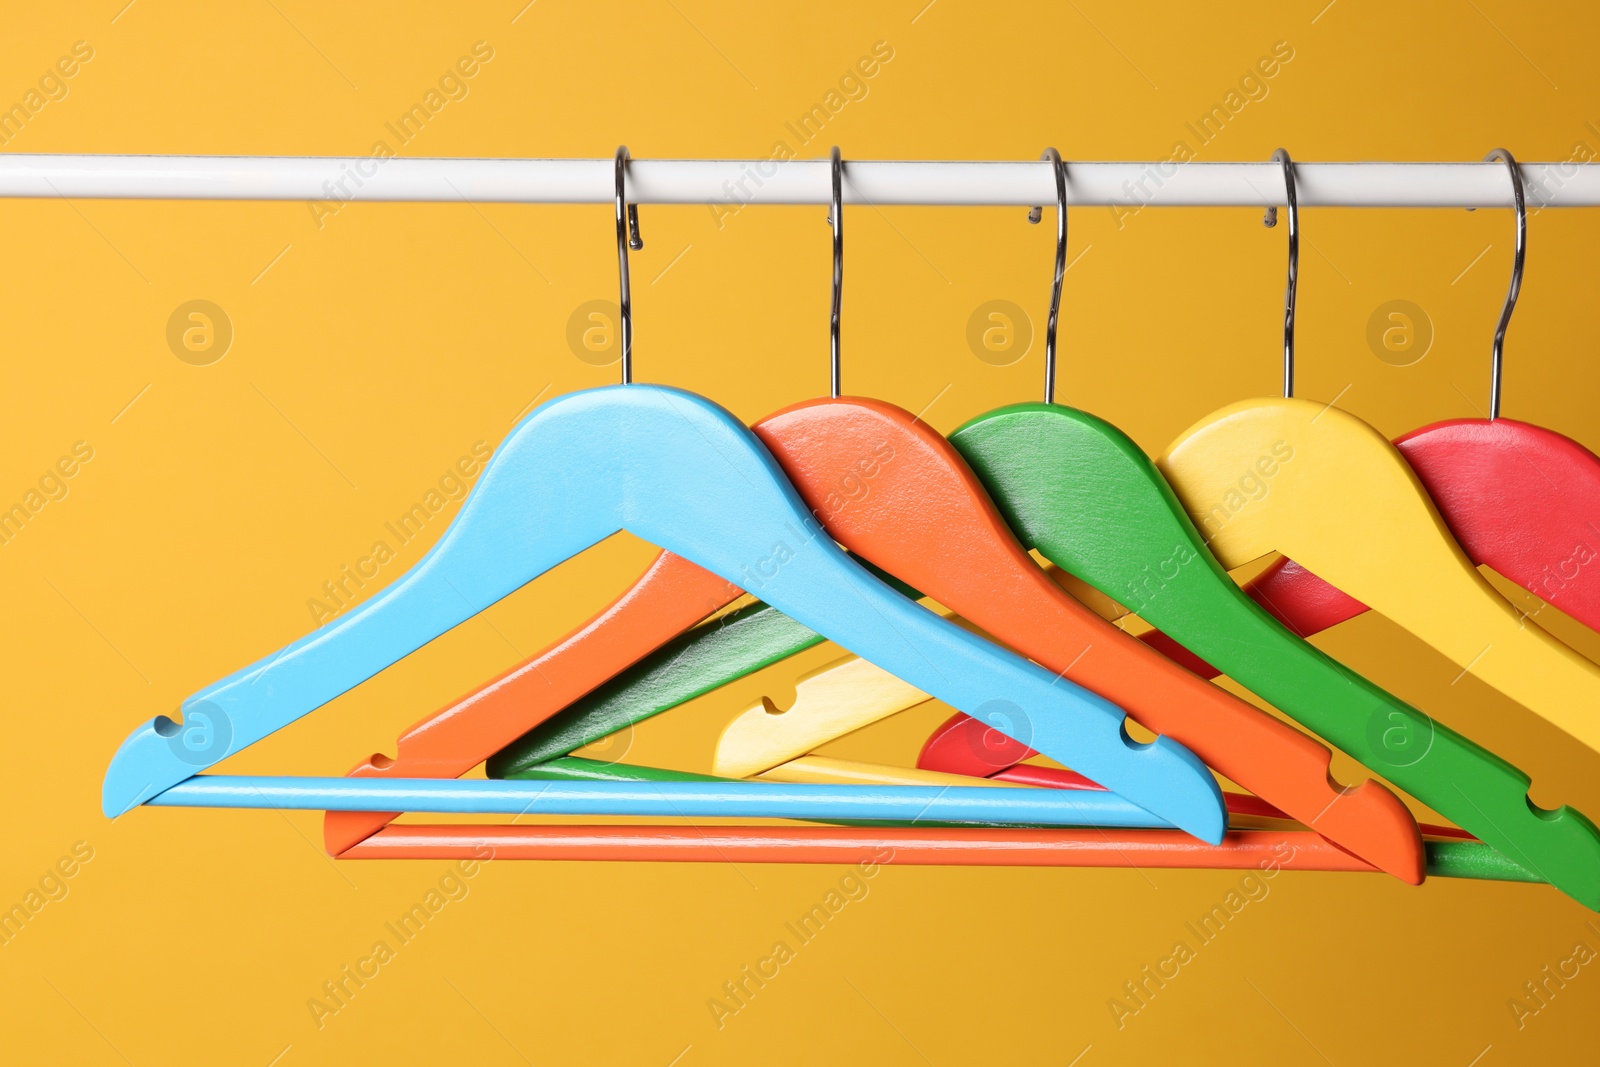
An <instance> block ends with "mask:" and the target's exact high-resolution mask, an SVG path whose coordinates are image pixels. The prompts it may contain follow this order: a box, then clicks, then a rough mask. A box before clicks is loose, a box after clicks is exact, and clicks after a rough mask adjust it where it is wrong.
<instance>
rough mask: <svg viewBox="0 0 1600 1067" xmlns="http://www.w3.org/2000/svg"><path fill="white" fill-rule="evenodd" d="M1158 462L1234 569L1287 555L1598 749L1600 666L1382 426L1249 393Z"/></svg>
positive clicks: (1224, 561) (1306, 403) (1327, 409)
mask: <svg viewBox="0 0 1600 1067" xmlns="http://www.w3.org/2000/svg"><path fill="white" fill-rule="evenodd" d="M1157 465H1158V466H1159V467H1160V468H1161V472H1162V473H1163V474H1165V475H1166V477H1167V480H1168V481H1169V482H1170V483H1172V488H1173V489H1174V491H1176V492H1177V494H1178V498H1179V499H1180V500H1182V501H1183V504H1184V507H1185V508H1186V509H1187V510H1188V511H1189V514H1190V516H1191V517H1192V518H1193V519H1194V522H1195V525H1196V526H1198V527H1200V529H1201V530H1202V531H1203V532H1204V533H1205V534H1206V535H1207V536H1208V537H1209V538H1210V540H1209V542H1208V544H1209V545H1210V547H1211V551H1212V552H1213V553H1214V554H1215V555H1216V557H1217V559H1219V560H1220V561H1221V562H1222V565H1223V566H1224V567H1228V568H1230V569H1231V568H1233V567H1237V566H1242V565H1243V564H1245V563H1248V562H1250V561H1251V560H1254V559H1259V558H1260V557H1262V556H1265V555H1267V554H1268V553H1271V552H1281V553H1283V554H1284V555H1285V556H1288V557H1289V558H1290V559H1292V560H1294V561H1295V562H1296V563H1298V564H1300V565H1301V566H1302V567H1305V568H1306V569H1307V570H1309V571H1311V572H1312V573H1313V574H1315V575H1317V576H1318V577H1320V578H1322V579H1323V580H1324V581H1326V582H1328V584H1330V585H1332V586H1334V587H1335V588H1337V589H1340V590H1342V591H1344V592H1345V593H1348V594H1349V595H1350V596H1353V597H1355V598H1356V599H1357V600H1360V601H1361V602H1362V603H1364V604H1366V605H1368V606H1369V607H1371V608H1372V609H1373V610H1374V611H1376V612H1378V613H1379V614H1381V615H1384V616H1385V617H1387V618H1389V619H1390V620H1392V621H1393V622H1395V623H1397V624H1399V625H1400V626H1402V627H1404V628H1405V629H1407V630H1409V631H1411V632H1412V633H1413V634H1415V635H1417V636H1418V637H1420V638H1421V639H1422V640H1424V641H1426V642H1427V643H1428V644H1430V645H1432V646H1433V647H1434V648H1436V649H1438V650H1439V651H1440V652H1442V653H1444V654H1445V655H1446V656H1448V657H1449V658H1450V659H1451V660H1453V661H1454V662H1455V663H1456V664H1457V665H1458V666H1460V667H1461V668H1462V669H1463V670H1464V671H1467V672H1470V673H1471V674H1473V675H1474V676H1476V677H1478V678H1481V679H1482V680H1483V681H1485V682H1487V683H1489V684H1490V685H1492V686H1494V688H1496V689H1498V690H1500V692H1502V693H1504V694H1505V695H1506V696H1508V697H1510V698H1511V699H1513V700H1515V701H1517V702H1518V703H1519V704H1522V705H1523V706H1524V707H1526V708H1528V709H1529V710H1530V711H1533V712H1534V713H1535V714H1537V715H1539V716H1541V717H1542V718H1544V719H1546V720H1548V721H1549V722H1551V723H1553V724H1554V725H1556V726H1558V727H1560V728H1561V729H1562V730H1565V731H1566V732H1567V733H1569V734H1571V735H1572V736H1573V737H1575V738H1577V739H1578V740H1580V741H1582V742H1583V743H1584V744H1586V745H1588V746H1589V747H1590V748H1592V749H1595V750H1596V751H1600V667H1596V665H1595V664H1593V663H1591V662H1589V661H1588V660H1587V659H1584V658H1583V657H1582V656H1580V655H1578V653H1577V652H1574V651H1573V650H1572V649H1570V648H1568V647H1567V646H1566V645H1564V644H1562V643H1561V642H1560V641H1558V640H1556V639H1555V638H1554V637H1552V636H1550V635H1549V634H1548V633H1546V632H1545V631H1544V630H1542V629H1540V628H1539V626H1538V625H1537V624H1535V623H1534V622H1533V621H1532V620H1530V619H1528V618H1526V617H1525V616H1523V615H1522V613H1520V612H1519V611H1517V609H1516V608H1515V607H1513V606H1512V605H1511V603H1510V602H1509V601H1507V600H1506V599H1505V598H1504V597H1502V596H1501V595H1500V594H1499V593H1497V592H1496V591H1495V589H1494V587H1493V586H1491V585H1490V584H1489V583H1488V581H1486V580H1485V579H1484V577H1483V575H1481V574H1479V573H1478V570H1477V568H1475V567H1474V566H1473V565H1472V561H1471V560H1469V559H1468V558H1467V556H1466V553H1465V552H1463V551H1462V550H1461V547H1460V546H1459V545H1458V544H1456V542H1455V540H1454V539H1453V538H1452V537H1451V536H1450V531H1449V529H1448V527H1446V526H1445V524H1444V520H1443V519H1441V518H1440V517H1439V512H1438V510H1437V509H1435V508H1434V506H1433V501H1432V500H1430V499H1429V498H1428V495H1427V492H1426V491H1425V490H1424V489H1423V488H1422V483H1421V482H1420V481H1419V480H1418V479H1417V476H1416V475H1415V474H1414V473H1412V470H1411V468H1410V467H1409V466H1407V465H1406V462H1405V460H1404V459H1403V458H1402V457H1401V455H1400V452H1399V451H1398V450H1397V449H1396V448H1395V447H1394V446H1393V445H1392V444H1390V443H1389V440H1388V439H1387V438H1386V437H1384V436H1383V434H1381V433H1379V432H1378V431H1377V430H1375V429H1374V428H1373V427H1371V426H1369V425H1367V424H1366V423H1365V422H1362V421H1361V420H1360V419H1358V418H1356V417H1355V416H1354V415H1351V414H1349V413H1348V412H1344V411H1340V410H1339V409H1338V408H1334V407H1325V406H1323V405H1322V404H1317V403H1313V402H1311V401H1309V400H1297V399H1287V398H1279V399H1268V400H1247V401H1244V402H1242V403H1238V404H1232V405H1230V406H1228V407H1225V408H1223V409H1222V410H1221V411H1219V412H1217V413H1216V414H1214V415H1212V416H1210V417H1209V418H1207V419H1205V420H1203V421H1202V422H1200V423H1199V424H1197V425H1196V426H1194V427H1192V428H1191V429H1190V430H1189V431H1188V432H1187V433H1185V434H1184V435H1183V436H1182V437H1181V438H1179V440H1178V442H1177V443H1176V444H1174V445H1173V446H1172V447H1171V448H1169V449H1168V450H1167V452H1166V454H1165V455H1164V456H1162V457H1161V458H1160V459H1159V460H1157Z"/></svg>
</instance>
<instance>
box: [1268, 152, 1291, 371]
mask: <svg viewBox="0 0 1600 1067" xmlns="http://www.w3.org/2000/svg"><path fill="white" fill-rule="evenodd" d="M1272 161H1273V162H1274V163H1281V164H1283V188H1284V203H1285V204H1287V205H1288V208H1289V281H1288V284H1287V285H1285V286H1284V290H1283V395H1284V396H1285V397H1286V398H1287V397H1292V396H1294V302H1295V295H1296V292H1297V289H1298V286H1299V281H1300V198H1299V197H1298V196H1297V195H1295V180H1294V161H1293V160H1291V159H1290V158H1289V153H1288V151H1286V150H1285V149H1282V148H1280V149H1278V150H1277V151H1276V152H1274V153H1272ZM1277 224H1278V208H1277V206H1276V205H1274V206H1271V207H1268V208H1267V213H1266V214H1265V215H1263V216H1261V225H1263V226H1269V227H1270V226H1276V225H1277Z"/></svg>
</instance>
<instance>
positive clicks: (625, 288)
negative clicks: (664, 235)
mask: <svg viewBox="0 0 1600 1067" xmlns="http://www.w3.org/2000/svg"><path fill="white" fill-rule="evenodd" d="M628 159H629V156H628V146H627V145H621V146H619V147H618V148H617V164H616V176H617V277H618V283H619V289H620V294H621V299H620V300H619V301H618V302H617V310H618V316H619V317H620V318H621V320H622V322H621V327H622V384H623V385H627V384H629V383H630V382H632V381H633V292H632V286H631V285H630V284H629V281H628V249H630V248H631V249H633V250H634V251H635V252H637V251H638V250H639V249H641V248H643V247H644V241H643V240H642V239H641V238H640V237H639V205H637V204H630V203H628V199H627V164H628Z"/></svg>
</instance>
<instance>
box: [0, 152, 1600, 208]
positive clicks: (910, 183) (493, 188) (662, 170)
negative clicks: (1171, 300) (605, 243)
mask: <svg viewBox="0 0 1600 1067" xmlns="http://www.w3.org/2000/svg"><path fill="white" fill-rule="evenodd" d="M614 167H615V161H614V160H612V159H610V158H606V159H400V158H389V159H383V158H379V157H369V156H350V157H315V156H116V155H43V154H40V155H29V154H21V153H15V154H12V153H8V154H5V155H0V197H30V198H58V197H70V198H101V199H131V200H308V201H314V200H333V201H348V200H365V201H409V202H420V201H439V202H451V201H463V200H465V201H476V202H505V203H529V204H609V203H612V201H613V200H614V198H615V196H616V189H615V184H614V175H613V170H614ZM829 167H830V164H829V162H828V160H826V159H818V160H794V161H792V162H787V163H785V162H780V161H777V160H770V159H769V160H693V159H637V160H631V161H629V163H628V200H629V202H630V203H636V204H700V205H706V204H710V205H713V206H718V205H723V206H733V207H737V206H740V205H742V204H746V203H759V204H818V205H822V204H827V203H828V202H829V198H830V187H831V176H830V170H829ZM1521 169H1522V175H1523V181H1524V183H1525V184H1526V187H1527V190H1528V197H1529V199H1531V200H1533V201H1534V203H1535V205H1536V206H1540V207H1595V206H1600V165H1584V164H1577V163H1524V164H1522V165H1521ZM1295 175H1296V179H1297V182H1296V184H1297V188H1298V192H1299V199H1300V204H1301V206H1302V207H1445V208H1475V207H1485V208H1493V207H1511V206H1512V194H1511V188H1510V183H1508V182H1507V181H1506V172H1505V167H1504V166H1503V165H1502V164H1499V163H1296V164H1295ZM1283 197H1284V178H1283V171H1282V168H1281V167H1280V166H1279V165H1278V164H1276V163H1270V162H1267V163H1199V162H1193V163H1178V162H1153V163H1079V162H1073V161H1070V160H1069V161H1068V163H1067V202H1068V204H1073V205H1106V206H1115V207H1125V208H1137V207H1143V206H1150V207H1197V206H1211V207H1229V206H1232V207H1260V206H1262V205H1264V204H1270V203H1282V202H1283ZM1055 199H1056V192H1055V179H1054V176H1053V174H1052V172H1051V165H1050V164H1049V163H1041V162H992V163H977V162H972V163H967V162H936V163H935V162H900V161H869V160H850V161H849V162H848V163H847V164H846V165H845V188H844V202H845V203H847V204H877V205H886V204H925V205H947V206H952V207H954V206H993V207H1031V206H1033V205H1035V204H1042V203H1054V202H1055Z"/></svg>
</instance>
